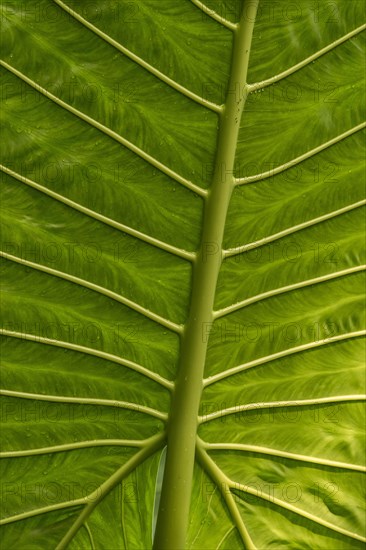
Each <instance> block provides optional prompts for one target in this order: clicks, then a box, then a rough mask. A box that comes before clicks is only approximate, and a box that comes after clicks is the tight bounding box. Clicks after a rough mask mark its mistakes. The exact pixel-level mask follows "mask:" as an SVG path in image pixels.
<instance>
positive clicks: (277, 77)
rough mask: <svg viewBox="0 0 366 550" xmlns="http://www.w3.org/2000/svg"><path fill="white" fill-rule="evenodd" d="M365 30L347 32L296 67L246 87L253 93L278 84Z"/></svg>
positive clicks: (363, 26)
mask: <svg viewBox="0 0 366 550" xmlns="http://www.w3.org/2000/svg"><path fill="white" fill-rule="evenodd" d="M365 29H366V25H361V26H360V27H357V28H356V29H354V30H352V31H350V32H348V33H347V34H345V35H344V36H341V37H340V38H338V39H337V40H334V42H331V43H330V44H328V46H325V47H324V48H322V49H321V50H319V51H317V52H315V53H314V54H312V55H310V56H309V57H307V58H306V59H303V61H300V63H297V64H296V65H293V66H292V67H290V68H289V69H286V70H285V71H283V72H282V73H279V74H277V75H275V76H272V77H271V78H267V79H266V80H262V81H261V82H255V83H254V84H249V86H248V88H249V91H250V92H254V91H255V90H258V89H260V88H266V87H267V86H270V85H271V84H274V83H275V82H278V81H279V80H282V79H283V78H286V77H287V76H290V75H291V74H293V73H295V72H296V71H298V70H299V69H302V68H303V67H306V65H309V64H310V63H311V62H312V61H315V60H316V59H318V58H319V57H321V56H322V55H324V54H326V53H328V52H330V51H331V50H333V49H334V48H336V47H337V46H339V45H340V44H343V42H346V41H347V40H349V39H350V38H353V37H354V36H356V35H357V34H359V33H360V32H362V31H364V30H365Z"/></svg>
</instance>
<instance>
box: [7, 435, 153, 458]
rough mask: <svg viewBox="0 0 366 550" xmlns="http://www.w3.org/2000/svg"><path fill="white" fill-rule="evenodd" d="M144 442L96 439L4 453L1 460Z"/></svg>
mask: <svg viewBox="0 0 366 550" xmlns="http://www.w3.org/2000/svg"><path fill="white" fill-rule="evenodd" d="M143 445H144V440H138V439H136V440H135V439H94V440H90V441H79V442H77V443H65V444H63V445H53V446H51V447H37V448H34V449H22V450H18V451H3V452H1V453H0V458H16V457H21V456H34V455H44V454H50V453H63V452H65V451H74V450H79V449H88V448H90V447H137V448H139V447H141V446H143Z"/></svg>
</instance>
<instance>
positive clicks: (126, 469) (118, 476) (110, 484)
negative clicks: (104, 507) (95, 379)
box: [55, 434, 166, 550]
mask: <svg viewBox="0 0 366 550" xmlns="http://www.w3.org/2000/svg"><path fill="white" fill-rule="evenodd" d="M165 438H166V435H165V434H158V435H155V436H153V437H151V438H150V439H149V440H147V443H146V444H145V446H144V447H143V448H142V449H140V450H139V451H138V452H137V453H136V454H135V455H134V456H133V457H131V458H130V459H129V460H128V461H127V462H126V463H125V464H123V466H121V467H120V468H119V469H118V470H117V471H116V472H115V473H114V474H113V475H112V476H110V477H109V478H108V479H107V480H106V481H105V482H104V483H102V484H101V485H100V486H99V487H98V488H97V489H96V490H95V491H94V492H93V493H92V494H91V495H89V497H87V500H88V503H87V505H86V506H85V508H84V510H83V511H82V512H81V514H80V515H79V517H78V518H77V520H76V521H75V522H74V524H73V525H72V526H71V527H70V529H69V530H68V532H67V533H66V534H65V536H64V537H63V539H62V540H61V542H60V543H59V544H58V545H57V547H56V549H55V550H65V549H66V548H67V546H68V545H69V543H70V542H71V540H72V539H73V538H74V536H75V535H76V533H77V532H78V530H79V529H80V527H81V526H82V525H84V523H85V521H86V520H87V519H88V517H89V516H90V514H91V513H92V511H93V510H94V508H96V506H98V504H99V503H100V502H101V501H102V500H103V499H104V498H105V497H106V496H107V495H108V494H109V493H110V492H111V491H112V490H113V489H114V488H115V487H116V485H118V484H119V483H120V482H121V481H122V480H123V479H125V478H126V477H127V476H128V475H129V474H130V473H131V472H132V471H133V470H134V469H135V468H137V466H139V465H140V464H142V462H144V461H145V460H146V459H147V458H149V457H150V456H151V455H152V454H154V453H155V452H156V451H158V450H159V449H161V448H162V447H163V446H164V444H165Z"/></svg>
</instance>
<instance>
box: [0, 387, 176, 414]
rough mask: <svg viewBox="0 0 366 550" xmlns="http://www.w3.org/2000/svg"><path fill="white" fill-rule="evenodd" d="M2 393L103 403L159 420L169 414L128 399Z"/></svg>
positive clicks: (78, 402) (45, 398) (26, 397)
mask: <svg viewBox="0 0 366 550" xmlns="http://www.w3.org/2000/svg"><path fill="white" fill-rule="evenodd" d="M0 395H5V396H7V397H17V398H19V399H34V400H36V401H49V402H51V403H75V404H77V405H83V404H85V405H101V406H104V407H118V408H121V409H126V410H131V411H135V412H138V413H142V414H148V415H149V416H153V417H154V418H158V419H159V420H163V421H164V420H166V419H167V417H168V415H167V414H166V413H162V412H160V411H157V410H155V409H152V408H151V407H146V406H145V405H138V404H137V403H129V402H128V401H118V400H117V399H115V400H112V399H98V398H94V397H67V396H65V395H60V396H59V395H47V394H43V393H26V392H22V391H13V390H0Z"/></svg>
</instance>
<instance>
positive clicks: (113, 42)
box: [53, 0, 222, 113]
mask: <svg viewBox="0 0 366 550" xmlns="http://www.w3.org/2000/svg"><path fill="white" fill-rule="evenodd" d="M53 1H54V2H55V3H56V4H57V5H58V6H60V8H62V9H63V10H64V11H66V12H67V13H68V14H70V15H71V16H72V17H73V18H74V19H76V20H77V21H79V23H81V24H82V25H84V27H86V28H88V29H89V30H91V31H92V32H93V33H95V34H96V35H97V36H99V37H100V38H102V39H103V40H104V41H105V42H107V43H108V44H110V45H111V46H113V47H114V48H115V49H116V50H118V51H119V52H121V53H123V55H125V56H126V57H128V58H129V59H131V60H132V61H134V62H135V63H136V64H137V65H140V67H143V68H144V69H145V70H147V71H148V72H149V73H151V74H153V75H154V76H155V77H156V78H158V79H159V80H161V81H162V82H164V83H165V84H168V86H170V87H171V88H173V89H174V90H176V91H177V92H180V93H181V94H183V95H184V96H186V97H188V98H189V99H191V100H193V101H195V102H196V103H198V104H200V105H202V106H203V107H206V108H207V109H210V110H211V111H214V112H216V113H219V112H220V111H221V109H222V108H221V106H220V105H217V104H216V103H213V102H212V101H208V100H207V99H205V98H203V97H202V96H200V95H197V94H195V93H194V92H192V91H191V90H189V89H188V88H185V86H182V85H181V84H179V83H178V82H176V81H175V80H173V79H172V78H170V77H169V76H167V75H166V74H164V73H162V72H161V71H159V69H157V68H156V67H153V66H152V65H150V64H149V63H147V61H144V59H142V58H141V57H139V56H138V55H136V54H134V53H133V52H131V51H130V50H129V49H128V48H126V47H125V46H122V44H120V43H119V42H117V41H116V40H114V39H113V38H112V37H111V36H109V35H108V34H106V33H104V32H103V31H102V30H101V29H99V28H98V27H96V26H95V25H93V24H92V23H90V21H88V20H87V19H85V18H84V17H82V16H81V15H80V14H79V13H77V12H76V11H75V10H73V9H72V8H70V7H69V6H68V5H67V4H65V3H64V2H62V1H61V0H53Z"/></svg>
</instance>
